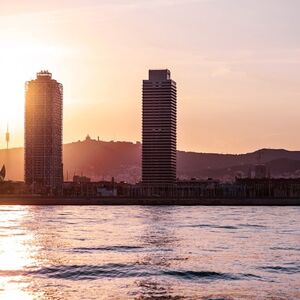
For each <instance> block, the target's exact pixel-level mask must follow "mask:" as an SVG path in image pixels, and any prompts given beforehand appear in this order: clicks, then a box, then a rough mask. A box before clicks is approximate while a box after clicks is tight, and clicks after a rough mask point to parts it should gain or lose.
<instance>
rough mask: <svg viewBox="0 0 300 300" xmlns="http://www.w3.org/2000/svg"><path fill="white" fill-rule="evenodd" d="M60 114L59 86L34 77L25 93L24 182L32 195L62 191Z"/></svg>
mask: <svg viewBox="0 0 300 300" xmlns="http://www.w3.org/2000/svg"><path fill="white" fill-rule="evenodd" d="M62 112H63V86H62V84H60V83H58V82H57V81H56V80H54V79H52V74H51V73H49V72H48V71H41V72H39V73H37V78H36V79H35V80H31V81H28V82H27V83H26V89H25V182H26V184H27V185H30V186H31V187H32V190H33V191H43V192H48V193H59V191H60V190H61V189H62V183H63V163H62Z"/></svg>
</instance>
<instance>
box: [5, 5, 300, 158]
mask: <svg viewBox="0 0 300 300" xmlns="http://www.w3.org/2000/svg"><path fill="white" fill-rule="evenodd" d="M299 11H300V1H299V0H238V1H237V0H151V1H149V0H59V1H58V0H51V1H40V0H26V1H25V0H1V1H0V82H1V85H0V86H1V92H0V148H4V147H5V131H6V126H7V123H8V124H9V129H10V132H11V143H10V146H11V147H19V146H23V135H24V131H23V123H24V84H25V82H26V81H27V80H31V79H34V78H35V76H36V72H38V71H40V70H44V69H45V70H49V71H50V72H52V74H53V77H54V78H55V79H56V80H57V81H59V82H61V83H62V84H63V86H64V142H65V143H68V142H72V141H77V140H82V139H84V138H85V136H86V135H87V134H89V135H90V136H91V137H92V138H97V137H98V136H99V138H100V140H106V141H110V140H121V141H133V142H135V141H140V140H141V92H142V90H141V88H142V80H143V79H146V78H147V76H148V69H151V68H164V69H165V68H168V69H170V70H171V73H172V78H173V79H174V80H175V81H176V82H177V89H178V100H177V105H178V122H177V124H178V138H177V148H178V149H180V150H186V151H197V152H218V153H245V152H251V151H254V150H256V149H259V148H285V149H290V150H300V138H299V129H300V117H299V116H300V18H299Z"/></svg>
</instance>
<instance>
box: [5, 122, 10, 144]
mask: <svg viewBox="0 0 300 300" xmlns="http://www.w3.org/2000/svg"><path fill="white" fill-rule="evenodd" d="M5 141H6V150H8V144H9V141H10V133H9V130H8V124H7V129H6V134H5Z"/></svg>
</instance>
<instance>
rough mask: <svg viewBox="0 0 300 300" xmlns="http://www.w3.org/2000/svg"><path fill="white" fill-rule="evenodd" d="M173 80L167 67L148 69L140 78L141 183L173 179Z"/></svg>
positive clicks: (174, 128) (174, 152)
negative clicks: (141, 106) (163, 68)
mask: <svg viewBox="0 0 300 300" xmlns="http://www.w3.org/2000/svg"><path fill="white" fill-rule="evenodd" d="M176 99H177V94H176V82H175V81H174V80H172V79H171V73H170V71H169V70H149V78H148V80H144V81H143V116H142V117H143V120H142V126H143V128H142V140H143V144H142V183H143V184H145V185H169V184H174V183H175V182H176V114H177V112H176V111H177V107H176V106H177V103H176Z"/></svg>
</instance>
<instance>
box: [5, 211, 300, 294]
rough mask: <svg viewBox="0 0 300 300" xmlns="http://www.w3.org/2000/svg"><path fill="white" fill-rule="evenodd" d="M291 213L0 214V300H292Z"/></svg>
mask: <svg viewBox="0 0 300 300" xmlns="http://www.w3.org/2000/svg"><path fill="white" fill-rule="evenodd" d="M299 212H300V210H299V208H296V207H289V208H287V207H273V208H271V207H270V208H267V207H264V208H262V207H176V206H173V207H171V206H169V207H168V206H165V207H151V206H148V207H139V206H135V207H129V206H128V207H125V206H124V207H109V206H106V207H100V206H98V207H66V206H65V207H63V206H53V207H51V206H48V207H34V206H31V207H30V206H27V207H26V206H23V207H22V206H11V207H9V206H2V207H0V299H25V300H26V299H42V300H54V299H55V300H57V299H75V300H76V299H107V298H109V299H120V298H121V299H181V298H183V297H185V299H209V298H212V299H215V298H218V299H241V298H242V299H255V298H256V297H260V298H261V299H264V298H265V297H267V296H271V297H273V298H274V299H286V298H293V299H296V298H300V288H299V284H298V282H300V276H299V275H300V263H299V258H300V245H299V241H300V239H299V237H300V235H299V233H300V226H299V225H300V224H299V223H300V221H299Z"/></svg>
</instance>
